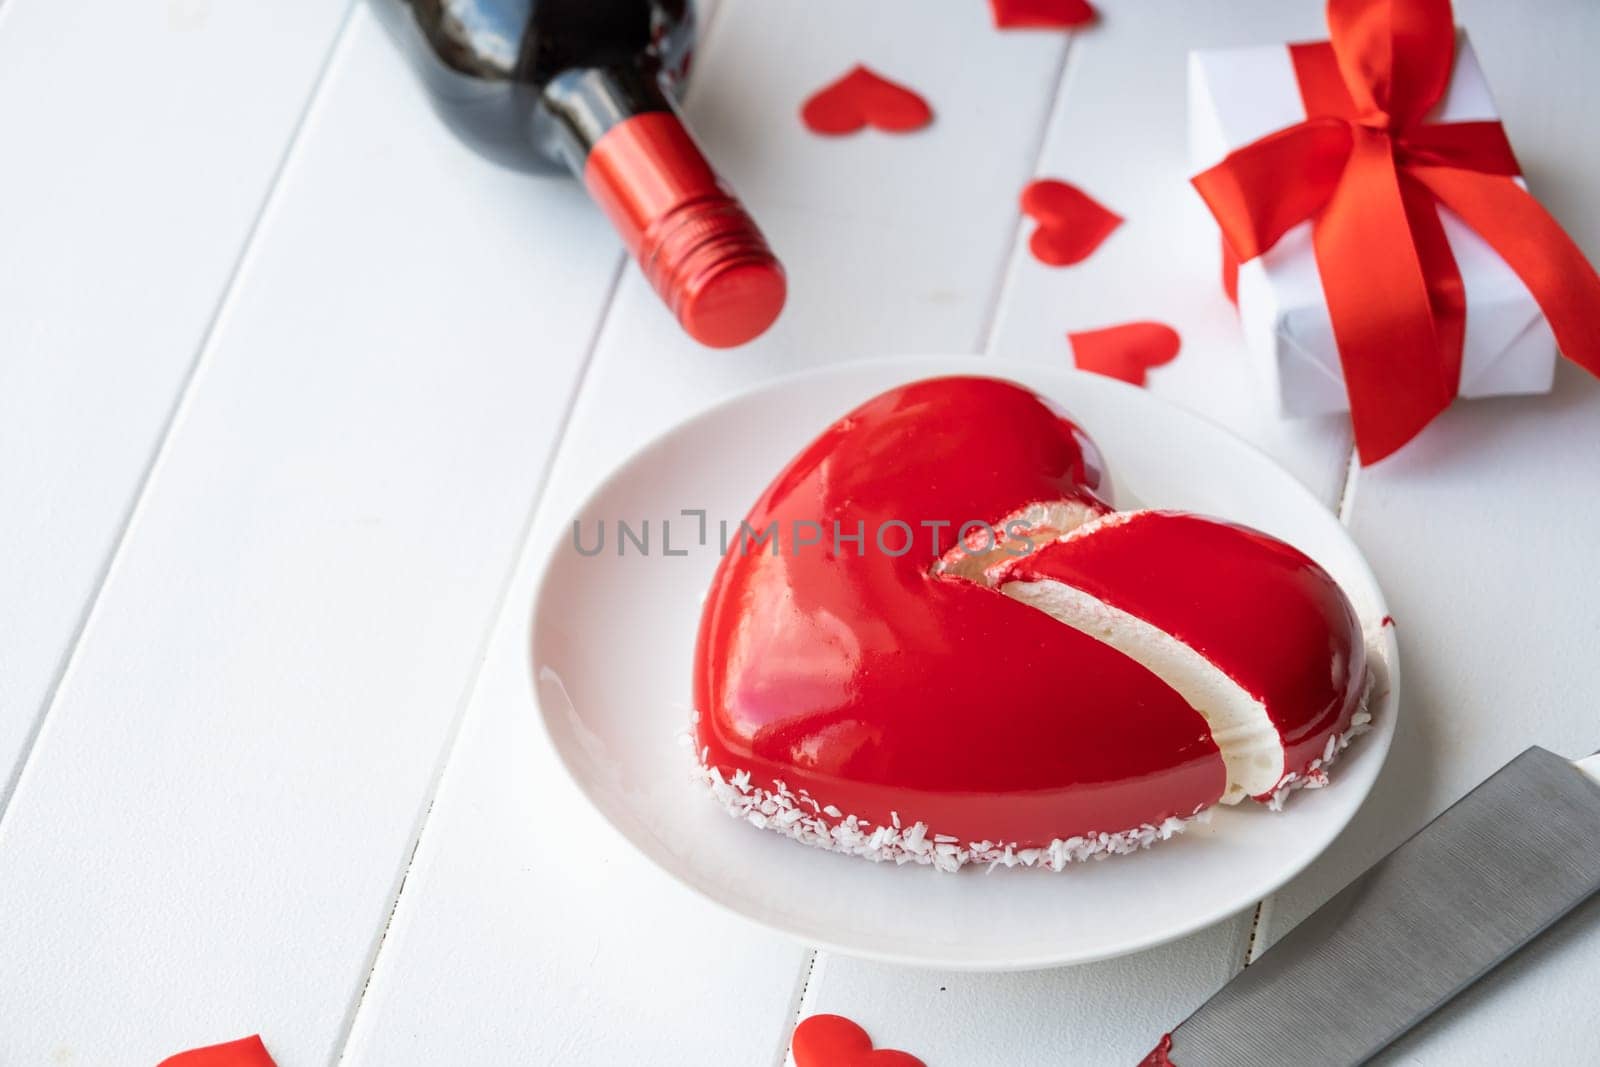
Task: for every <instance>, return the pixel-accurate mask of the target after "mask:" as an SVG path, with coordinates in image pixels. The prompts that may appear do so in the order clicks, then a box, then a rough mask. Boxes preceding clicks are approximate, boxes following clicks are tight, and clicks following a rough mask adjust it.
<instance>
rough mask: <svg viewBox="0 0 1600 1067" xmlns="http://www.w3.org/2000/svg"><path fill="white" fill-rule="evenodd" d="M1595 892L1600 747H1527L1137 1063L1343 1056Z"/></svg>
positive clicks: (1305, 1064)
mask: <svg viewBox="0 0 1600 1067" xmlns="http://www.w3.org/2000/svg"><path fill="white" fill-rule="evenodd" d="M1597 890H1600V753H1597V754H1595V755H1593V756H1590V757H1589V758H1588V759H1585V760H1582V761H1580V762H1578V763H1572V762H1569V761H1567V760H1565V759H1562V758H1561V757H1560V756H1557V755H1555V754H1554V753H1552V752H1547V751H1546V750H1544V749H1542V748H1537V747H1535V748H1530V749H1528V750H1527V751H1526V752H1524V753H1523V754H1522V755H1520V756H1518V757H1517V758H1516V759H1514V760H1512V761H1511V762H1510V763H1508V764H1506V765H1505V766H1504V767H1502V768H1501V769H1500V770H1498V771H1496V772H1495V774H1494V776H1493V777H1491V778H1489V779H1488V780H1487V781H1485V782H1484V783H1483V784H1482V785H1480V786H1478V787H1477V788H1476V789H1474V790H1473V791H1472V792H1470V793H1468V794H1467V795H1466V796H1464V797H1462V798H1461V799H1460V800H1458V801H1456V803H1455V804H1454V805H1452V806H1451V807H1450V808H1449V809H1447V810H1446V811H1445V812H1444V814H1442V815H1440V816H1439V817H1438V818H1436V819H1434V820H1433V821H1432V822H1431V823H1429V824H1428V825H1427V826H1425V827H1423V828H1422V829H1421V830H1420V831H1418V832H1417V833H1416V834H1415V835H1414V836H1413V837H1411V838H1410V839H1409V840H1407V841H1406V842H1405V843H1404V844H1402V845H1400V847H1398V848H1396V849H1395V850H1394V851H1393V852H1391V853H1389V854H1388V855H1387V856H1385V857H1384V858H1383V859H1381V860H1379V861H1378V862H1377V863H1376V864H1375V865H1374V866H1373V867H1372V868H1371V869H1370V870H1368V871H1367V872H1366V873H1365V874H1363V875H1361V877H1359V878H1357V879H1356V880H1355V881H1354V882H1352V883H1350V884H1349V885H1347V886H1345V888H1344V889H1342V890H1340V891H1339V892H1338V894H1336V895H1335V896H1334V897H1333V899H1331V900H1329V901H1328V902H1327V903H1326V904H1324V905H1323V906H1322V907H1321V908H1319V909H1318V910H1317V911H1316V912H1314V913H1313V914H1312V915H1311V917H1310V918H1308V919H1306V920H1305V921H1304V922H1302V923H1301V924H1300V925H1299V926H1297V927H1295V928H1294V929H1293V930H1292V931H1290V932H1289V933H1288V934H1286V935H1285V936H1284V937H1283V939H1282V940H1280V941H1279V942H1278V943H1277V944H1276V945H1274V946H1273V947H1272V948H1271V949H1270V950H1268V951H1267V952H1265V953H1264V954H1263V955H1262V956H1261V958H1260V959H1258V960H1256V961H1255V962H1254V963H1252V964H1250V966H1248V967H1246V968H1245V969H1244V970H1243V971H1241V972H1239V974H1238V975H1237V976H1235V977H1234V979H1233V980H1232V981H1230V982H1229V983H1228V984H1227V985H1225V986H1223V987H1222V989H1221V990H1219V991H1218V992H1217V994H1216V995H1215V996H1213V997H1212V998H1211V999H1210V1000H1208V1001H1206V1002H1205V1003H1204V1004H1202V1005H1201V1006H1200V1008H1199V1010H1198V1011H1196V1012H1195V1013H1194V1014H1193V1015H1191V1016H1189V1018H1187V1019H1185V1020H1184V1021H1183V1022H1182V1023H1180V1024H1179V1025H1178V1027H1177V1028H1176V1029H1174V1030H1173V1031H1172V1033H1170V1034H1168V1035H1167V1036H1166V1037H1164V1038H1162V1040H1161V1044H1160V1045H1159V1046H1157V1048H1156V1049H1155V1050H1154V1051H1153V1052H1151V1053H1150V1055H1149V1056H1148V1057H1146V1059H1145V1060H1144V1063H1143V1065H1142V1067H1258V1065H1259V1067H1281V1065H1282V1064H1285V1063H1291V1062H1292V1063H1294V1064H1296V1065H1297V1067H1314V1065H1317V1067H1320V1065H1324V1064H1325V1065H1328V1067H1348V1065H1350V1064H1358V1063H1363V1062H1365V1061H1366V1060H1367V1059H1369V1058H1370V1057H1372V1056H1373V1055H1375V1054H1377V1053H1378V1052H1379V1051H1380V1050H1381V1049H1383V1048H1384V1047H1385V1046H1386V1045H1388V1044H1389V1043H1390V1042H1392V1041H1394V1040H1395V1039H1396V1038H1397V1037H1399V1036H1400V1035H1401V1034H1403V1033H1405V1032H1406V1031H1407V1030H1409V1029H1411V1027H1413V1026H1415V1025H1416V1024H1417V1023H1419V1022H1421V1021H1422V1020H1423V1019H1424V1018H1426V1017H1427V1016H1428V1014H1429V1013H1431V1012H1432V1011H1433V1010H1434V1009H1436V1008H1438V1007H1439V1006H1440V1005H1441V1004H1443V1003H1445V1002H1446V1001H1448V1000H1449V999H1450V998H1451V997H1453V996H1455V995H1456V994H1457V993H1459V992H1461V990H1463V989H1465V988H1466V987H1467V986H1468V985H1470V984H1471V983H1472V982H1473V981H1475V980H1476V979H1478V978H1479V977H1481V976H1482V975H1483V974H1484V973H1486V972H1487V971H1489V970H1490V969H1491V968H1492V967H1494V966H1495V965H1496V964H1498V963H1499V962H1500V961H1501V960H1503V959H1505V958H1506V957H1507V956H1509V955H1511V953H1513V952H1515V951H1516V950H1517V949H1518V948H1520V947H1521V946H1522V945H1523V944H1525V943H1526V942H1527V941H1529V940H1530V939H1532V938H1533V937H1534V936H1535V935H1536V934H1538V933H1539V932H1540V931H1541V930H1543V929H1544V928H1545V927H1547V926H1549V925H1550V924H1551V923H1553V922H1555V921H1556V920H1557V919H1559V918H1561V916H1563V915H1565V914H1566V913H1567V912H1569V911H1571V910H1572V909H1573V908H1574V907H1576V906H1577V905H1578V904H1580V903H1582V902H1583V901H1584V900H1586V899H1587V898H1588V897H1589V896H1591V895H1592V894H1593V893H1595V892H1596V891H1597Z"/></svg>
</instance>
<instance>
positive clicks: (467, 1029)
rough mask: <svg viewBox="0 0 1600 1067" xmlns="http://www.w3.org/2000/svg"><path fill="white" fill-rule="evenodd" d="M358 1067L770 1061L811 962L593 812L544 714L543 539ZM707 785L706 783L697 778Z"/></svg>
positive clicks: (394, 928) (531, 556) (401, 926)
mask: <svg viewBox="0 0 1600 1067" xmlns="http://www.w3.org/2000/svg"><path fill="white" fill-rule="evenodd" d="M530 546H535V547H533V548H531V549H530V551H529V552H528V553H527V555H526V557H525V558H524V560H523V564H522V566H521V568H520V570H519V573H518V576H517V579H516V580H515V581H514V582H513V583H512V585H511V593H510V595H509V596H508V597H507V600H506V604H505V607H504V609H503V610H502V612H501V617H500V622H499V625H498V626H497V628H496V631H495V637H494V643H493V645H492V647H491V649H490V651H489V655H488V658H487V660H486V662H485V666H484V672H483V675H482V677H481V679H480V681H479V685H478V688H477V690H476V691H475V692H474V693H473V697H472V700H471V703H470V704H469V707H468V713H467V714H468V718H467V721H466V723H465V725H464V726H463V729H462V736H461V739H460V741H459V743H458V745H457V747H456V753H455V755H454V757H453V758H452V760H451V762H450V767H449V770H448V771H447V773H446V776H445V781H444V784H443V786H442V787H441V789H440V792H439V796H438V799H437V801H436V803H435V804H434V808H433V813H432V816H431V818H430V819H429V821H428V825H427V828H426V830H425V831H424V833H423V837H422V844H421V846H420V847H419V849H418V850H417V854H416V856H415V857H414V858H413V860H412V863H411V867H410V872H409V874H408V875H407V877H406V882H405V889H404V892H403V893H402V895H401V901H400V905H399V907H398V909H397V910H396V913H395V916H394V919H393V922H392V923H391V924H390V927H389V930H388V933H387V936H386V937H385V939H384V943H383V950H382V952H381V953H380V955H379V957H378V964H377V967H376V969H375V970H374V972H373V975H372V980H371V982H370V984H369V986H368V988H367V993H366V996H365V999H364V1001H363V1003H362V1006H361V1009H360V1011H359V1012H358V1014H357V1016H356V1022H355V1027H354V1029H353V1031H352V1033H351V1036H350V1041H349V1044H348V1046H347V1048H346V1050H345V1052H344V1055H343V1056H342V1057H341V1059H340V1061H339V1062H340V1063H342V1064H362V1065H372V1067H402V1065H411V1064H415V1065H418V1067H422V1065H433V1064H443V1063H518V1064H596V1065H599V1064H613V1063H616V1064H622V1063H648V1064H651V1065H652V1067H656V1065H659V1067H698V1065H701V1064H705V1063H710V1062H724V1063H730V1064H746V1063H748V1064H768V1063H771V1062H772V1060H773V1058H774V1057H775V1056H776V1055H777V1053H778V1042H779V1039H780V1038H779V1031H780V1026H779V1020H781V1019H782V1018H784V1017H785V1016H786V1014H787V1012H788V1010H789V1005H790V1004H791V1003H792V1002H793V1000H794V998H795V996H796V995H797V994H798V986H797V982H798V974H799V971H800V965H801V962H802V961H803V960H804V959H805V956H806V953H805V950H804V949H803V948H802V947H801V946H800V945H798V944H795V943H793V942H791V941H789V940H787V939H785V938H782V937H779V936H778V935H776V934H771V933H767V932H764V931H762V930H759V929H757V928H755V927H753V926H751V925H750V924H748V923H747V922H745V921H743V920H741V919H738V918H736V917H734V916H732V915H729V914H727V913H725V912H723V911H721V910H718V909H716V908H714V907H713V906H712V905H710V904H708V903H706V902H705V901H704V900H702V899H700V898H699V897H697V896H695V895H694V894H693V893H692V892H691V891H689V890H688V889H685V888H683V887H682V886H680V885H678V884H677V883H676V882H673V881H672V880H671V879H669V878H668V877H667V876H666V875H664V874H662V873H661V872H660V871H658V870H657V869H656V868H655V867H654V866H652V865H651V864H650V863H649V861H647V860H646V859H645V858H644V857H643V856H641V855H639V854H638V853H637V852H636V851H635V850H634V849H633V847H632V846H631V845H630V844H628V843H627V842H626V841H625V840H623V838H622V837H621V836H620V835H618V834H617V833H616V832H615V831H614V830H612V829H611V827H610V825H609V824H608V823H606V821H605V820H604V819H603V818H602V817H601V816H600V815H599V813H598V812H596V811H594V810H593V809H592V808H590V807H589V806H588V804H587V802H586V801H585V800H584V798H583V797H582V796H581V795H580V794H579V793H578V791H577V789H576V788H575V787H574V786H573V785H572V783H571V781H570V779H569V778H568V777H567V772H566V769H565V768H564V767H562V766H561V763H560V760H559V759H558V758H557V756H556V754H555V751H554V750H553V749H552V748H551V747H550V745H549V742H548V741H547V740H546V738H545V735H544V732H543V729H542V728H541V727H540V726H539V723H538V721H537V717H536V715H535V713H534V711H533V708H532V699H533V693H532V685H531V679H530V677H529V671H528V647H527V629H528V622H527V616H528V605H529V604H530V603H531V602H532V599H533V591H534V586H535V583H536V582H537V580H538V577H539V573H540V571H541V570H542V568H543V565H544V560H545V558H546V556H547V554H548V553H547V551H546V550H547V549H548V548H549V547H550V540H549V538H547V537H544V536H539V537H535V538H533V539H532V540H530ZM686 787H687V783H686Z"/></svg>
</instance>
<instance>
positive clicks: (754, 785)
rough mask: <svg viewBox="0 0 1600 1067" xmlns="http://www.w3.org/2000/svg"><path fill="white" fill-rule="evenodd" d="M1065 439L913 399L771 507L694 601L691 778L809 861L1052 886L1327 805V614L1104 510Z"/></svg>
mask: <svg viewBox="0 0 1600 1067" xmlns="http://www.w3.org/2000/svg"><path fill="white" fill-rule="evenodd" d="M1103 471H1104V465H1103V463H1102V462H1101V460H1100V457H1099V455H1098V453H1097V452H1096V450H1095V448H1094V445H1093V444H1092V443H1091V442H1090V440H1089V439H1088V437H1087V436H1086V435H1085V434H1084V433H1083V432H1082V431H1081V430H1080V429H1079V428H1078V427H1077V426H1076V425H1074V424H1073V423H1072V422H1071V421H1070V420H1069V419H1068V418H1067V417H1066V416H1065V415H1064V414H1063V413H1061V412H1060V411H1057V410H1055V409H1054V408H1052V407H1051V406H1050V405H1049V404H1048V402H1046V401H1044V400H1043V399H1041V398H1040V397H1038V396H1036V395H1035V394H1033V393H1031V392H1029V391H1028V390H1026V389H1023V388H1021V387H1019V386H1016V385H1013V384H1011V383H1008V382H1003V381H999V380H995V379H988V378H975V377H952V378H939V379H933V380H929V381H923V382H916V383H913V384H911V385H907V386H903V387H901V388H898V389H894V390H892V391H890V392H888V393H885V394H883V395H882V396H879V397H877V398H875V399H873V400H870V401H868V402H867V403H866V404H863V405H862V406H861V407H859V408H857V409H856V410H855V411H853V412H851V413H850V414H848V415H846V416H845V417H844V418H842V419H840V420H839V421H838V422H836V423H834V424H833V425H832V426H830V427H829V428H828V429H827V430H825V431H824V432H823V433H822V435H821V436H820V437H818V438H817V439H816V440H815V441H814V442H812V444H811V445H810V446H808V447H807V448H806V449H805V450H804V451H803V452H801V454H800V455H799V456H797V457H796V458H795V459H794V460H793V461H792V462H791V463H790V464H789V465H788V467H786V468H785V469H784V470H783V471H782V472H781V473H779V475H778V476H777V478H776V479H775V480H774V481H773V482H772V484H771V485H770V486H769V487H768V488H767V490H766V491H765V493H763V494H762V496H761V499H760V500H758V501H757V502H756V504H755V506H754V507H753V508H752V509H751V511H750V514H749V515H748V516H747V517H746V519H745V520H744V523H743V525H742V526H741V528H740V531H739V536H738V538H737V539H736V540H735V541H734V542H733V543H731V544H730V545H729V546H728V548H727V550H726V552H725V554H724V557H723V559H722V562H721V564H720V566H719V568H718V570H717V574H716V577H715V579H714V580H713V582H712V585H711V589H710V591H709V593H708V595H707V598H706V603H705V609H704V614H703V616H702V619H701V624H700V633H699V642H698V647H697V649H696V662H695V707H696V712H695V723H694V731H695V738H696V751H697V753H698V755H699V758H700V767H701V773H702V775H703V777H704V779H705V781H706V782H707V784H708V785H709V786H710V787H711V790H712V793H713V794H714V795H715V796H716V797H717V799H719V800H720V801H721V802H722V803H723V804H724V805H725V806H726V807H727V808H728V810H729V811H730V812H731V813H732V814H734V815H736V816H739V817H741V818H744V819H746V820H748V821H749V822H751V823H753V824H754V825H756V826H758V827H761V828H765V829H771V830H776V831H779V832H781V833H783V834H786V835H788V836H790V837H792V838H795V839H796V840H799V841H801V842H804V843H806V844H810V845H815V846H819V847H823V848H828V849H832V850H834V851H839V852H845V853H849V854H852V855H857V856H862V857H865V858H869V859H875V860H894V861H896V862H900V863H905V862H918V863H929V864H933V865H935V866H937V867H939V868H941V869H945V870H955V869H957V868H959V867H961V866H962V865H964V864H967V863H972V862H981V863H990V864H993V863H1000V864H1004V865H1007V866H1012V865H1025V866H1043V867H1048V868H1050V869H1054V870H1059V869H1061V868H1062V867H1063V866H1065V865H1066V864H1067V863H1069V862H1071V861H1074V860H1081V859H1087V858H1092V857H1098V856H1102V855H1106V854H1110V853H1118V852H1131V851H1134V850H1136V849H1138V848H1140V847H1143V846H1147V845H1149V844H1151V843H1153V842H1154V841H1157V840H1161V839H1164V838H1167V837H1170V836H1172V835H1173V834H1174V833H1176V832H1178V831H1179V830H1181V829H1182V828H1183V827H1184V825H1185V824H1186V823H1187V821H1188V820H1190V819H1191V818H1193V817H1195V816H1196V815H1198V814H1200V813H1203V812H1204V811H1205V810H1206V809H1207V808H1209V807H1211V806H1212V805H1214V804H1217V803H1219V802H1221V803H1232V802H1237V801H1238V800H1240V799H1242V798H1244V797H1247V796H1248V797H1254V798H1255V799H1256V800H1259V801H1263V802H1266V803H1269V804H1271V805H1272V806H1274V807H1276V806H1279V805H1280V804H1281V802H1282V800H1283V799H1284V797H1285V796H1286V795H1287V794H1288V792H1289V791H1291V790H1292V789H1294V788H1296V787H1298V786H1302V785H1308V784H1309V785H1317V784H1321V783H1322V782H1323V781H1324V780H1325V768H1326V765H1327V763H1328V762H1329V761H1330V760H1331V759H1332V758H1333V756H1334V755H1335V754H1337V752H1338V751H1339V750H1340V749H1341V748H1342V747H1343V745H1344V744H1345V743H1346V742H1347V741H1348V739H1349V737H1350V736H1352V735H1353V733H1354V732H1356V730H1357V729H1359V728H1360V727H1361V726H1362V725H1363V723H1364V721H1365V717H1366V716H1365V712H1364V711H1363V710H1362V704H1363V700H1364V693H1365V690H1364V682H1365V674H1366V669H1365V646H1364V644H1363V639H1362V634H1361V627H1360V624H1359V622H1358V621H1357V619H1356V616H1355V612H1354V611H1353V609H1352V608H1351V606H1350V603H1349V601H1348V600H1347V599H1346V598H1345V596H1344V594H1343V592H1342V591H1341V590H1340V589H1339V587H1338V585H1337V584H1336V583H1335V582H1334V581H1333V579H1332V578H1331V577H1329V576H1328V574H1327V573H1326V572H1324V571H1323V570H1322V569H1321V568H1320V567H1318V566H1317V565H1316V564H1315V563H1314V562H1312V561H1311V560H1310V559H1309V558H1307V557H1306V556H1304V555H1303V554H1301V553H1300V552H1298V551H1296V550H1295V549H1293V548H1291V547H1289V546H1288V545H1285V544H1283V543H1282V542H1279V541H1276V540H1274V539H1273V538H1270V537H1268V536H1266V535H1265V534H1262V533H1258V532H1256V531H1254V530H1250V529H1247V528H1245V527H1241V526H1236V525H1232V524H1229V523H1225V522H1220V521H1217V520H1214V519H1208V518H1203V517H1200V516H1195V515H1188V514H1182V513H1178V512H1167V511H1131V512H1118V511H1114V510H1113V509H1112V508H1111V507H1110V506H1109V504H1108V503H1107V502H1106V500H1105V499H1104V497H1105V495H1106V494H1107V487H1106V486H1105V484H1104V474H1103Z"/></svg>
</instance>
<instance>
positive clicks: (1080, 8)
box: [989, 0, 1098, 30]
mask: <svg viewBox="0 0 1600 1067" xmlns="http://www.w3.org/2000/svg"><path fill="white" fill-rule="evenodd" d="M989 8H990V10H992V11H993V12H994V24H995V25H996V26H998V27H999V28H1000V29H1002V30H1064V29H1069V28H1071V27H1073V26H1087V25H1088V24H1089V23H1091V22H1093V21H1094V20H1095V18H1096V16H1097V14H1098V13H1097V12H1096V11H1095V9H1094V7H1093V6H1092V5H1091V4H1090V3H1089V0H989Z"/></svg>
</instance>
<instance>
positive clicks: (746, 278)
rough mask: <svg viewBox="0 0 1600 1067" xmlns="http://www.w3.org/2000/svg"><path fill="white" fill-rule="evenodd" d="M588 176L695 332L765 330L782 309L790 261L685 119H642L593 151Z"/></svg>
mask: <svg viewBox="0 0 1600 1067" xmlns="http://www.w3.org/2000/svg"><path fill="white" fill-rule="evenodd" d="M583 181H584V184H585V185H586V186H588V188H589V193H590V195H591V196H593V197H594V199H595V200H596V202H598V203H599V204H600V206H601V207H602V208H603V209H604V210H605V213H606V214H607V215H608V216H609V217H610V219H611V222H612V224H613V225H614V226H616V228H617V232H618V233H619V234H621V235H622V240H623V243H624V244H626V245H627V246H628V251H629V252H631V253H633V257H634V259H636V260H638V262H639V266H640V268H641V269H642V270H643V271H644V274H645V277H646V278H648V279H649V280H650V284H651V285H652V286H654V287H655V290H656V292H657V293H659V294H660V295H661V299H662V300H664V301H665V302H666V304H667V307H669V308H671V309H672V313H673V314H674V315H675V316H677V319H678V322H679V323H681V324H682V325H683V328H684V329H685V330H686V331H688V333H689V335H690V336H691V337H693V338H694V339H695V340H697V341H699V342H700V343H701V344H704V345H709V346H711V347H712V348H731V347H733V346H734V345H742V344H744V343H745V342H746V341H750V340H753V339H754V338H756V337H757V336H759V335H760V334H761V333H762V332H763V331H765V330H766V328H767V327H768V326H771V325H772V323H773V320H775V319H776V318H777V317H778V312H779V311H781V310H783V300H784V296H785V294H786V292H787V286H786V283H785V281H784V275H783V267H782V265H781V264H779V263H778V260H777V258H776V257H775V256H773V254H772V250H771V249H770V248H768V247H767V241H766V238H765V237H763V236H761V231H760V230H759V229H757V228H756V224H755V222H754V221H753V220H752V219H751V218H750V216H749V215H747V214H745V211H744V208H743V207H742V206H740V204H739V201H738V200H736V199H734V197H733V196H732V195H731V194H730V193H729V192H728V190H727V189H726V188H725V187H724V186H723V185H722V183H721V182H720V181H719V180H718V179H717V175H716V172H715V171H713V170H712V169H711V165H710V164H709V163H707V162H706V159H705V157H704V156H703V155H701V154H700V149H699V148H698V147H697V146H696V145H695V143H694V141H693V140H692V139H691V138H690V137H689V131H687V130H685V129H684V128H683V123H681V122H679V121H678V117H677V116H676V115H674V114H672V113H671V112H667V111H651V112H646V113H644V114H642V115H635V116H633V117H632V118H629V119H627V120H625V121H623V122H621V123H619V124H618V125H616V126H613V127H612V128H611V129H609V130H607V131H606V133H605V135H604V136H603V137H601V138H600V140H599V141H597V142H596V143H595V145H594V147H593V148H591V149H590V150H589V158H588V162H587V163H586V164H585V165H584V170H583Z"/></svg>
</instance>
